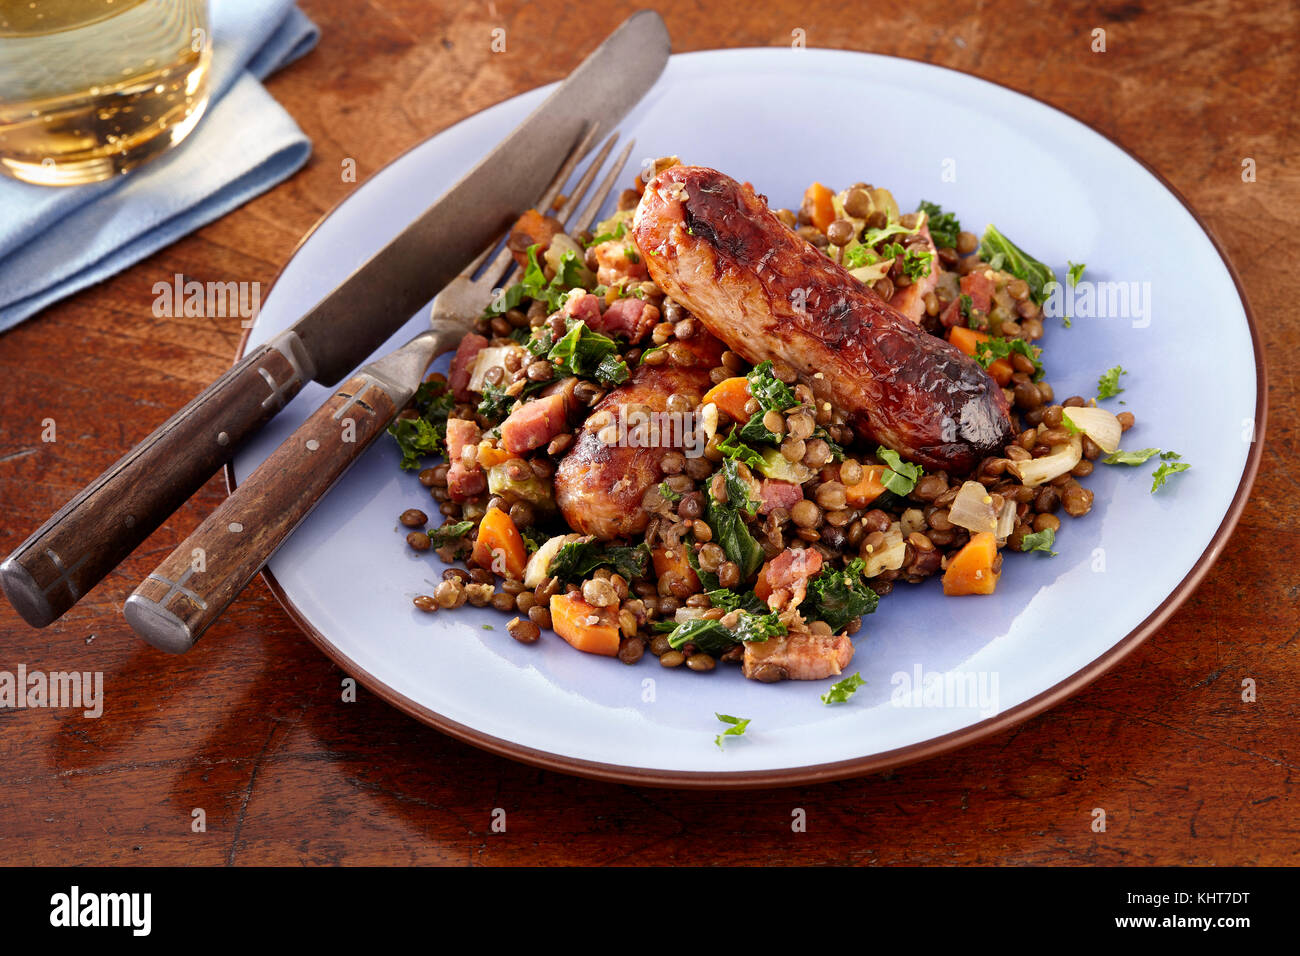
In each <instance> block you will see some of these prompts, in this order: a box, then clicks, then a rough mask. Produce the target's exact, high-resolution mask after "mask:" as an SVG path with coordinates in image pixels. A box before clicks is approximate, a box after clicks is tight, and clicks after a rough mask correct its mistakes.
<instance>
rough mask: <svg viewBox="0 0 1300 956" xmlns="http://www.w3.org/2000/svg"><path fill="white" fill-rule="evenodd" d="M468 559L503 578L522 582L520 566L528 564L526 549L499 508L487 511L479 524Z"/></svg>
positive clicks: (521, 567)
mask: <svg viewBox="0 0 1300 956" xmlns="http://www.w3.org/2000/svg"><path fill="white" fill-rule="evenodd" d="M470 558H471V560H473V561H474V562H475V563H476V564H478V565H479V566H480V567H484V568H491V569H492V570H493V571H494V572H496V573H497V574H499V575H500V576H501V577H503V578H504V577H511V578H515V579H516V580H522V579H523V576H524V565H525V564H527V563H528V547H527V546H526V545H525V544H524V539H523V537H522V536H521V535H520V534H519V529H518V528H516V527H515V523H514V522H513V521H512V520H510V515H508V514H506V513H505V512H504V511H502V510H501V509H500V508H489V509H488V510H487V514H485V515H484V516H483V518H482V520H481V521H480V522H479V525H478V537H477V538H475V539H474V550H473V552H472V553H471V555H470Z"/></svg>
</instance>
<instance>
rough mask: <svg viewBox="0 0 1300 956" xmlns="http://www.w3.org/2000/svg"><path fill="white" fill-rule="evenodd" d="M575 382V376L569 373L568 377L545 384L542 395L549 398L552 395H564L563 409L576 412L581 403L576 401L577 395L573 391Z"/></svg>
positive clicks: (576, 381)
mask: <svg viewBox="0 0 1300 956" xmlns="http://www.w3.org/2000/svg"><path fill="white" fill-rule="evenodd" d="M577 384H578V380H577V378H575V377H574V376H572V375H570V376H569V377H568V378H562V379H560V380H559V381H558V382H555V383H554V384H551V385H547V386H546V388H544V389H542V397H543V398H549V397H550V396H552V395H562V396H564V408H565V411H566V412H570V413H572V412H576V411H577V410H578V408H579V407H581V405H582V403H581V402H579V401H578V399H577V396H576V395H574V393H573V390H574V388H576V387H577Z"/></svg>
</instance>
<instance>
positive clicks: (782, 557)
mask: <svg viewBox="0 0 1300 956" xmlns="http://www.w3.org/2000/svg"><path fill="white" fill-rule="evenodd" d="M821 569H822V556H821V552H819V551H816V550H814V549H813V548H799V549H796V548H787V549H786V550H784V551H782V552H781V553H780V554H778V555H777V556H776V557H775V558H773V559H772V560H771V561H768V562H767V563H766V564H764V565H763V569H762V570H761V571H759V572H758V580H757V581H755V582H754V593H755V594H756V595H758V599H759V600H760V601H766V602H767V605H768V607H774V608H776V607H798V606H799V605H800V604H801V603H803V599H804V597H805V596H806V595H807V593H808V579H809V578H811V577H812V576H813V575H815V574H816V573H817V572H818V571H820V570H821Z"/></svg>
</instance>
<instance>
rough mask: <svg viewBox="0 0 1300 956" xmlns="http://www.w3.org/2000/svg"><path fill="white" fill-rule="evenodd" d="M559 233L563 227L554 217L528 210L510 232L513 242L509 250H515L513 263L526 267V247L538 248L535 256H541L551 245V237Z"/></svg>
mask: <svg viewBox="0 0 1300 956" xmlns="http://www.w3.org/2000/svg"><path fill="white" fill-rule="evenodd" d="M561 231H563V227H562V226H561V225H560V223H559V220H557V219H555V217H553V216H543V215H542V214H541V213H540V212H538V211H537V210H536V209H530V210H528V211H527V212H526V213H524V214H523V215H522V216H520V217H519V219H518V221H517V222H516V223H515V224H514V226H513V228H511V230H510V238H511V239H513V240H514V243H513V244H512V245H511V246H510V248H511V249H514V250H516V251H515V253H514V256H515V261H516V262H518V263H519V264H520V265H521V266H526V265H528V252H527V249H528V247H529V246H531V245H537V246H539V247H540V248H539V249H538V250H537V255H538V256H541V254H542V253H543V252H545V251H546V247H547V246H549V245H550V244H551V237H552V236H554V235H555V234H556V233H557V232H561Z"/></svg>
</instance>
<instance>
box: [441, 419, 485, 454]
mask: <svg viewBox="0 0 1300 956" xmlns="http://www.w3.org/2000/svg"><path fill="white" fill-rule="evenodd" d="M479 437H480V432H479V427H478V425H477V424H476V423H475V422H471V421H467V420H466V419H464V418H449V419H447V460H448V461H460V454H461V452H462V451H464V449H465V446H466V445H477V444H478V440H479Z"/></svg>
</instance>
